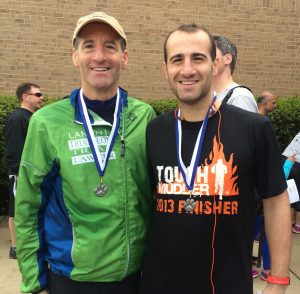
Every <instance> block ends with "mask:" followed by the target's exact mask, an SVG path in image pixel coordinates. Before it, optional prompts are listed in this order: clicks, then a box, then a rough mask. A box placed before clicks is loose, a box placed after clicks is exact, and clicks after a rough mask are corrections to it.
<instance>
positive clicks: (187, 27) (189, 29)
mask: <svg viewBox="0 0 300 294" xmlns="http://www.w3.org/2000/svg"><path fill="white" fill-rule="evenodd" d="M177 31H180V32H185V33H197V32H198V31H203V32H205V33H206V34H207V35H208V37H209V40H210V45H211V46H210V57H211V59H212V60H213V61H214V60H215V58H216V45H215V42H214V40H213V38H212V35H211V33H210V32H209V31H208V30H207V28H205V27H204V26H198V25H197V24H195V23H191V24H183V25H181V26H179V27H178V28H177V29H175V30H173V31H171V32H170V33H169V34H168V35H167V37H166V39H165V43H164V60H165V63H167V60H168V53H167V42H168V39H169V38H170V36H171V35H172V34H173V33H175V32H177Z"/></svg>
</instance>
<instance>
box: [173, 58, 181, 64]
mask: <svg viewBox="0 0 300 294" xmlns="http://www.w3.org/2000/svg"><path fill="white" fill-rule="evenodd" d="M180 61H182V59H181V58H174V59H173V60H172V62H173V63H178V62H180Z"/></svg>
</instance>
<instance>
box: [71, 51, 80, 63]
mask: <svg viewBox="0 0 300 294" xmlns="http://www.w3.org/2000/svg"><path fill="white" fill-rule="evenodd" d="M72 60H73V65H74V67H75V68H78V67H79V55H78V51H77V50H76V49H74V48H73V51H72Z"/></svg>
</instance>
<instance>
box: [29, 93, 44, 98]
mask: <svg viewBox="0 0 300 294" xmlns="http://www.w3.org/2000/svg"><path fill="white" fill-rule="evenodd" d="M26 95H33V96H35V97H42V96H43V93H28V94H26Z"/></svg>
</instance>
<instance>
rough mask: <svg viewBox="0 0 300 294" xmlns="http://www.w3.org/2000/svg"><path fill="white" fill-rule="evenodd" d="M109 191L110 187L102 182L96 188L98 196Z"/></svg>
mask: <svg viewBox="0 0 300 294" xmlns="http://www.w3.org/2000/svg"><path fill="white" fill-rule="evenodd" d="M107 191H108V187H107V186H106V185H105V184H104V183H100V184H99V185H98V186H97V187H96V189H95V190H94V192H95V194H96V196H97V197H102V196H104V195H105V194H106V193H107Z"/></svg>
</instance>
